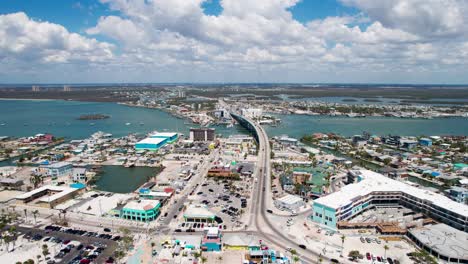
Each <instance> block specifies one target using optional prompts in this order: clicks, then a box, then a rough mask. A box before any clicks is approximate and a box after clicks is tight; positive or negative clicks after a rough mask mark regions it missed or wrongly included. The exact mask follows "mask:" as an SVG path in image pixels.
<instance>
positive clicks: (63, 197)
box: [16, 185, 84, 208]
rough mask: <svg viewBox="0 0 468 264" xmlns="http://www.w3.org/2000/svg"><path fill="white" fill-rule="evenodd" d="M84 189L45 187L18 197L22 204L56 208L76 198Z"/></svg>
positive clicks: (17, 199)
mask: <svg viewBox="0 0 468 264" xmlns="http://www.w3.org/2000/svg"><path fill="white" fill-rule="evenodd" d="M82 191H84V188H73V187H65V186H54V185H45V186H42V187H40V188H37V189H35V190H32V191H30V192H27V193H23V194H21V195H18V196H16V201H17V202H18V203H20V204H28V203H34V204H35V205H37V206H40V207H47V208H54V207H55V206H57V205H58V204H60V203H63V202H65V201H68V200H70V199H72V198H74V197H75V196H76V195H78V194H80V193H81V192H82Z"/></svg>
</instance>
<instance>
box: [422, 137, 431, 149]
mask: <svg viewBox="0 0 468 264" xmlns="http://www.w3.org/2000/svg"><path fill="white" fill-rule="evenodd" d="M419 144H420V145H422V146H426V147H430V146H432V140H430V139H428V138H421V139H419Z"/></svg>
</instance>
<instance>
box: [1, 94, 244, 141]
mask: <svg viewBox="0 0 468 264" xmlns="http://www.w3.org/2000/svg"><path fill="white" fill-rule="evenodd" d="M83 114H105V115H110V116H111V118H109V119H103V120H77V118H78V117H79V116H81V115H83ZM141 122H142V123H143V124H144V125H140V123H141ZM93 123H94V125H93ZM126 123H130V125H126ZM0 124H4V125H0V136H15V137H23V136H31V135H34V134H37V133H52V134H54V135H55V136H57V137H66V138H67V139H83V138H87V137H89V136H90V135H91V134H93V133H95V132H97V131H104V132H107V133H112V134H113V135H114V136H115V137H121V136H125V135H128V134H130V133H142V134H144V133H148V132H151V131H154V130H158V131H176V132H179V133H183V134H185V135H188V132H189V129H190V127H194V126H195V125H194V124H189V123H187V120H184V119H179V118H175V117H173V116H172V115H170V114H169V113H166V112H164V111H161V110H158V109H148V108H140V107H129V106H125V105H119V104H116V103H93V102H75V101H60V100H50V101H31V100H0ZM215 128H217V130H216V133H217V134H222V135H228V134H233V133H242V132H243V129H241V128H239V127H236V128H234V129H226V128H225V126H217V127H215Z"/></svg>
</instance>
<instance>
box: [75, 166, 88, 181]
mask: <svg viewBox="0 0 468 264" xmlns="http://www.w3.org/2000/svg"><path fill="white" fill-rule="evenodd" d="M72 178H73V181H74V182H83V183H85V182H86V181H87V177H86V168H73V171H72Z"/></svg>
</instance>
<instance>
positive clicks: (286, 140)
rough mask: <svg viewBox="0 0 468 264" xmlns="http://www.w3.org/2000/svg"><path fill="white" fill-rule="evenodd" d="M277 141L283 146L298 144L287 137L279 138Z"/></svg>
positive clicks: (295, 140)
mask: <svg viewBox="0 0 468 264" xmlns="http://www.w3.org/2000/svg"><path fill="white" fill-rule="evenodd" d="M278 141H279V142H280V143H281V144H282V145H284V146H296V145H297V142H298V140H297V139H295V138H290V137H288V136H281V137H280V138H279V139H278Z"/></svg>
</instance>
